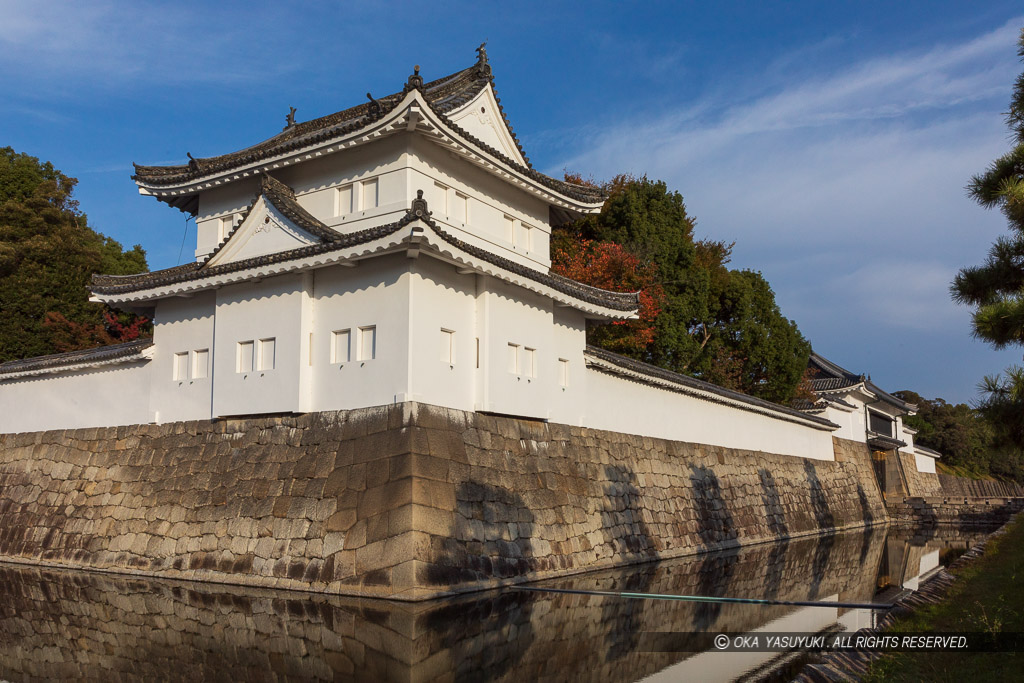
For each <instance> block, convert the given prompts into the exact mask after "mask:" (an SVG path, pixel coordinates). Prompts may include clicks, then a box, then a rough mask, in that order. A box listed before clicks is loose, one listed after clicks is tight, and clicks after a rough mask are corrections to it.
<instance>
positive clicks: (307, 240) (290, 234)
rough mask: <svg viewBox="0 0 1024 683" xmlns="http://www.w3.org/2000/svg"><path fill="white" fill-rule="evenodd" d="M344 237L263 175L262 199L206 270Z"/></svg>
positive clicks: (248, 211)
mask: <svg viewBox="0 0 1024 683" xmlns="http://www.w3.org/2000/svg"><path fill="white" fill-rule="evenodd" d="M339 238H341V235H340V234H339V233H337V232H335V231H334V230H332V229H331V228H329V227H327V226H326V225H324V224H323V223H322V222H320V221H319V220H317V219H316V218H314V217H313V215H312V214H310V213H309V212H308V211H306V210H305V209H303V208H302V207H301V206H300V205H299V203H298V201H296V199H295V192H294V191H292V189H291V188H290V187H288V186H287V185H285V184H284V183H282V182H281V181H279V180H277V179H275V178H272V177H271V176H269V175H267V174H263V177H262V178H261V180H260V195H259V196H258V197H257V198H256V200H255V201H254V202H253V204H252V205H251V206H250V207H249V208H248V209H246V211H245V213H244V214H243V215H242V222H241V223H239V224H238V225H237V226H236V227H235V228H233V229H232V230H231V232H230V233H228V235H227V237H225V238H224V241H222V242H221V243H220V244H219V245H217V248H216V249H214V250H213V253H211V254H210V255H209V256H208V257H207V258H206V261H204V262H203V264H202V267H203V268H210V267H213V266H216V265H221V264H224V263H231V262H234V261H244V260H245V259H251V258H256V257H259V256H266V255H268V254H278V253H281V252H285V251H291V250H292V249H299V248H301V247H306V246H309V245H311V244H316V243H318V242H333V241H334V240H336V239H339Z"/></svg>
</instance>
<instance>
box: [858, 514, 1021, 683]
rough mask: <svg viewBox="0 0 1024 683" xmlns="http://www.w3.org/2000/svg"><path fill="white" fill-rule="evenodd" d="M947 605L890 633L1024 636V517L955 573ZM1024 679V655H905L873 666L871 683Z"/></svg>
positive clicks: (927, 609)
mask: <svg viewBox="0 0 1024 683" xmlns="http://www.w3.org/2000/svg"><path fill="white" fill-rule="evenodd" d="M954 573H955V574H956V575H957V577H958V578H957V581H956V583H954V584H953V586H952V587H951V588H950V589H949V592H948V593H947V594H946V597H945V598H944V599H943V600H942V602H940V603H938V604H935V605H928V606H926V607H921V608H918V610H917V611H916V612H915V613H914V614H912V615H909V616H907V617H904V618H903V619H900V620H899V621H897V622H896V623H895V624H893V626H892V627H891V628H889V630H887V631H886V633H887V634H890V633H891V634H899V633H912V632H917V633H930V632H931V633H942V632H947V633H948V632H954V631H962V632H990V633H1000V632H1006V633H1020V632H1024V582H1018V579H1019V578H1020V579H1024V516H1021V517H1018V518H1017V519H1016V520H1015V521H1013V522H1011V526H1010V527H1009V529H1008V530H1007V533H1006V534H1004V535H1002V536H1000V537H998V538H995V539H992V540H990V541H989V542H988V545H987V546H986V547H985V554H984V555H982V556H981V557H980V558H977V559H976V560H974V561H973V562H970V563H969V564H967V565H966V566H963V567H961V568H959V569H957V570H956V571H955V572H954ZM1022 677H1024V653H1019V652H969V653H964V652H906V653H904V652H901V653H890V654H886V655H884V656H882V657H881V658H879V659H877V660H875V662H873V663H872V665H871V668H870V669H869V670H868V675H867V676H866V677H865V678H864V680H866V681H871V682H873V683H881V682H882V681H886V682H888V681H915V682H916V681H950V682H954V681H955V682H956V683H960V682H962V681H970V682H971V683H981V682H982V681H1000V682H1001V681H1012V680H1022Z"/></svg>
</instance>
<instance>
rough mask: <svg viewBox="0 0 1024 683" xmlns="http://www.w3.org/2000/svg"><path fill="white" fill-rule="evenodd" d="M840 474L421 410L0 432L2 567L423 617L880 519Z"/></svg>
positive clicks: (862, 490)
mask: <svg viewBox="0 0 1024 683" xmlns="http://www.w3.org/2000/svg"><path fill="white" fill-rule="evenodd" d="M835 455H836V460H835V461H834V462H832V461H822V460H805V459H802V458H794V457H789V456H779V455H772V454H767V453H760V452H751V451H737V450H730V449H725V448H720V447H714V446H704V445H699V444H689V443H682V442H672V441H665V440H661V439H651V438H646V437H638V436H629V435H624V434H617V433H613V432H604V431H600V430H594V429H584V428H580V427H569V426H565V425H557V424H546V423H540V422H533V421H527V420H517V419H513V418H505V417H496V416H488V415H481V414H474V413H465V412H461V411H456V410H449V409H444V408H437V407H432V406H425V405H419V404H402V405H397V406H389V407H382V408H372V409H364V410H355V411H348V412H342V413H317V414H310V415H303V416H299V417H265V418H257V419H251V420H226V421H217V422H188V423H175V424H167V425H159V426H157V425H143V426H136V427H118V428H109V429H80V430H68V431H53V432H43V433H30V434H18V435H0V557H7V558H14V559H21V560H25V561H31V562H39V561H44V562H53V563H58V564H69V565H79V566H82V565H84V566H90V567H97V568H104V569H109V570H114V571H126V572H136V573H155V574H160V575H167V576H174V577H179V578H189V579H200V580H213V581H229V582H239V583H250V584H256V585H266V586H284V587H312V588H314V589H317V590H324V591H328V592H347V593H358V594H364V595H377V596H389V595H390V596H396V597H405V598H413V599H415V598H422V597H428V596H430V595H436V594H437V593H438V592H439V591H446V590H449V589H451V588H452V587H456V588H471V587H474V586H476V587H479V586H480V585H491V584H493V583H495V582H499V581H508V580H513V581H519V580H523V579H527V578H537V577H540V576H549V575H558V574H564V573H566V572H574V571H581V570H588V569H598V568H602V567H610V566H617V565H621V564H625V563H631V562H638V561H645V560H650V559H657V558H667V557H674V556H679V555H685V554H690V553H694V552H697V551H701V550H708V549H715V548H722V547H730V546H735V545H738V544H746V543H752V542H757V541H763V540H767V539H773V538H778V537H783V536H793V535H799V534H805V533H815V532H818V531H820V530H822V529H828V528H842V527H846V526H851V525H861V524H864V523H866V522H868V523H870V522H880V521H883V520H884V518H885V512H884V507H883V505H882V501H881V498H880V496H879V493H878V489H877V485H876V484H875V481H874V477H873V474H872V470H871V465H870V461H869V455H868V452H867V450H866V447H865V446H864V445H863V444H855V443H853V442H845V441H840V440H836V441H835Z"/></svg>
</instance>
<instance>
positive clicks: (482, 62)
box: [476, 40, 491, 78]
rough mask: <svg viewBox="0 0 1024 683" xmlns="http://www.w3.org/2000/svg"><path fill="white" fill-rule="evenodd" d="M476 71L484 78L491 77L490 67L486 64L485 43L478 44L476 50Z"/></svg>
mask: <svg viewBox="0 0 1024 683" xmlns="http://www.w3.org/2000/svg"><path fill="white" fill-rule="evenodd" d="M476 70H477V72H478V73H479V74H480V75H481V76H484V77H485V78H490V77H491V65H490V64H489V63H488V62H487V41H486V40H485V41H484V42H482V43H480V47H478V48H477V49H476Z"/></svg>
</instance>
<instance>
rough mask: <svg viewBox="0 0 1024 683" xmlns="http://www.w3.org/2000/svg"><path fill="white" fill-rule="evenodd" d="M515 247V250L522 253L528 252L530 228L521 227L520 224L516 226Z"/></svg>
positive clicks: (526, 226) (527, 226)
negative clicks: (519, 250) (517, 249)
mask: <svg viewBox="0 0 1024 683" xmlns="http://www.w3.org/2000/svg"><path fill="white" fill-rule="evenodd" d="M515 245H516V247H517V248H519V249H522V250H524V251H529V250H530V226H529V225H523V224H522V223H520V224H519V225H517V226H516V241H515Z"/></svg>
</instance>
